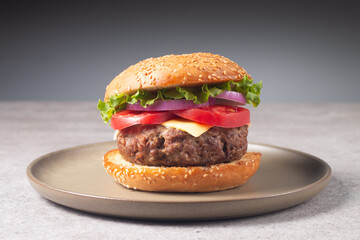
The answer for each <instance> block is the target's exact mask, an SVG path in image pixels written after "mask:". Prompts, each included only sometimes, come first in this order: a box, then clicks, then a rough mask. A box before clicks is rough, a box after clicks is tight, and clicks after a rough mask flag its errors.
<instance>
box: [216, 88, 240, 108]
mask: <svg viewBox="0 0 360 240" xmlns="http://www.w3.org/2000/svg"><path fill="white" fill-rule="evenodd" d="M215 98H219V99H225V100H229V101H232V102H235V103H237V104H240V105H245V104H246V98H245V97H244V95H242V94H241V93H238V92H234V91H227V90H224V92H223V93H221V94H219V95H217V96H216V97H215Z"/></svg>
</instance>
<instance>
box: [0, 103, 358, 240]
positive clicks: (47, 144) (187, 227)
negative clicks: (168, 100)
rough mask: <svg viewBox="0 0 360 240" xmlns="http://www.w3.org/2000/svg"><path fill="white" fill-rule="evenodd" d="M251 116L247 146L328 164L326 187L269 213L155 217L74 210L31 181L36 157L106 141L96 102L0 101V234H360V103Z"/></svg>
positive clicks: (275, 108) (108, 133) (278, 108)
mask: <svg viewBox="0 0 360 240" xmlns="http://www.w3.org/2000/svg"><path fill="white" fill-rule="evenodd" d="M251 113H252V114H251V119H252V125H251V127H250V129H249V137H248V139H249V141H250V142H257V143H266V144H272V145H277V146H282V147H287V148H292V149H296V150H300V151H303V152H307V153H309V154H312V155H315V156H317V157H319V158H321V159H323V160H325V161H326V162H327V163H328V164H329V165H330V166H331V167H332V170H333V174H332V178H331V181H330V183H329V185H328V186H327V188H326V189H325V190H323V191H322V192H321V193H320V194H319V195H317V196H316V197H314V198H313V199H311V200H308V201H307V202H305V203H303V204H301V205H299V206H296V207H293V208H290V209H287V210H283V211H280V212H276V213H272V214H267V215H262V216H256V217H249V218H240V219H233V220H222V221H205V222H157V221H138V220H126V219H120V218H110V217H103V216H97V215H91V214H87V213H83V212H79V211H76V210H72V209H69V208H66V207H62V206H60V205H58V204H55V203H52V202H51V201H48V200H46V199H45V198H43V197H41V196H40V195H39V194H38V193H37V192H36V191H35V190H34V189H33V188H32V187H31V186H30V184H29V182H28V180H27V177H26V168H27V166H28V164H29V163H30V162H31V161H32V160H34V159H35V158H37V157H39V156H41V155H44V154H46V153H49V152H52V151H55V150H59V149H62V148H67V147H71V146H75V145H82V144H87V143H94V142H102V141H108V140H111V139H112V137H113V130H111V129H110V128H109V127H108V126H106V125H105V124H103V122H102V121H101V119H100V116H99V112H98V110H96V102H0V126H1V127H0V136H1V137H0V159H1V163H2V167H1V168H0V187H1V191H0V197H1V215H0V220H1V221H0V223H1V225H0V226H1V227H0V239H110V238H116V239H167V240H168V239H182V240H186V239H339V238H341V239H360V206H359V203H360V173H359V172H360V104H261V105H260V106H259V107H258V108H256V109H251Z"/></svg>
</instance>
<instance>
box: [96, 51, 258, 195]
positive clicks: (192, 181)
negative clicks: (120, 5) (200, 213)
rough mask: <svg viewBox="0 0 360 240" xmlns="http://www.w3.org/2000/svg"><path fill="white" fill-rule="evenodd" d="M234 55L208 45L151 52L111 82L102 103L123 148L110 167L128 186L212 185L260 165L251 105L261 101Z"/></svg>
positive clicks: (239, 180) (228, 182)
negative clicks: (251, 132) (250, 148)
mask: <svg viewBox="0 0 360 240" xmlns="http://www.w3.org/2000/svg"><path fill="white" fill-rule="evenodd" d="M261 89H262V82H259V83H253V80H252V78H251V76H250V75H249V74H247V72H246V71H245V70H244V69H243V68H242V67H240V66H239V65H238V64H236V63H235V62H233V61H231V60H229V59H228V58H225V57H223V56H219V55H215V54H211V53H192V54H183V55H167V56H163V57H158V58H148V59H146V60H143V61H141V62H139V63H137V64H135V65H132V66H130V67H129V68H127V69H126V70H124V71H123V72H121V73H120V74H119V75H118V76H116V77H115V78H114V79H113V80H112V81H111V82H110V84H109V85H108V86H107V87H106V92H105V97H104V100H103V101H102V100H99V103H98V109H99V110H100V111H101V116H102V119H103V120H104V122H105V123H110V126H111V127H112V128H113V129H115V130H116V131H115V135H114V140H116V141H117V145H118V148H117V149H113V150H110V151H109V152H107V153H106V154H105V155H104V158H103V164H104V167H105V170H106V171H107V172H108V173H109V174H110V175H111V176H112V177H113V178H114V179H115V180H116V181H117V182H119V183H120V184H121V185H123V186H124V187H127V188H131V189H135V190H143V191H158V192H211V191H219V190H225V189H230V188H235V187H238V186H240V185H242V184H244V183H245V182H246V181H248V180H249V178H250V177H252V176H253V175H254V174H255V172H256V171H257V169H258V167H259V164H260V159H261V153H256V152H247V145H248V143H247V135H248V127H249V125H250V113H249V110H248V109H247V108H244V107H241V106H242V105H245V104H247V103H248V104H252V105H253V106H254V107H256V106H257V105H258V104H259V103H260V98H259V95H260V91H261Z"/></svg>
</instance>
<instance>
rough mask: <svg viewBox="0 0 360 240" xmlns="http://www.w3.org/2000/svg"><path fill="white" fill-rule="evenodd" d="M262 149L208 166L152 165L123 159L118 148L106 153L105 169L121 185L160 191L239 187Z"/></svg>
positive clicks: (255, 162) (202, 190)
mask: <svg viewBox="0 0 360 240" xmlns="http://www.w3.org/2000/svg"><path fill="white" fill-rule="evenodd" d="M260 159H261V153H253V152H252V153H246V154H245V155H244V156H243V157H242V158H241V159H240V160H237V161H234V162H231V163H222V164H217V165H212V166H208V167H200V166H198V167H153V166H144V165H136V164H132V163H130V162H128V161H126V160H124V159H123V158H122V157H121V155H120V153H119V150H118V149H114V150H111V151H109V152H108V153H106V154H105V156H104V162H103V163H104V167H105V169H106V171H107V172H108V173H109V174H110V175H111V176H112V177H113V178H115V180H116V181H117V182H119V183H120V184H121V185H123V186H125V187H127V188H132V189H139V190H144V191H153V192H155V191H157V192H212V191H219V190H225V189H230V188H234V187H238V186H240V185H242V184H244V183H245V182H246V181H247V180H249V178H250V177H252V176H253V175H254V174H255V172H256V171H257V169H258V167H259V164H260Z"/></svg>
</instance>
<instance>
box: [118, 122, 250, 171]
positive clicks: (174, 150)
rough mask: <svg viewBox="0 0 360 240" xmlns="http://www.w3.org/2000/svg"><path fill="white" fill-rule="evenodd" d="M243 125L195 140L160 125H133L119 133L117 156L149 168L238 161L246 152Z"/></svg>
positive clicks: (206, 133)
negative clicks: (118, 152)
mask: <svg viewBox="0 0 360 240" xmlns="http://www.w3.org/2000/svg"><path fill="white" fill-rule="evenodd" d="M247 134H248V129H247V126H242V127H237V128H221V127H212V128H211V129H209V130H208V131H207V132H205V133H203V134H202V135H201V136H199V137H193V136H192V135H190V134H188V133H187V132H184V131H181V130H178V129H175V128H166V127H164V126H162V125H136V126H133V127H129V128H126V129H123V130H121V131H120V133H119V135H118V137H117V141H118V147H119V151H120V154H121V155H122V156H123V158H124V159H125V160H127V161H129V162H132V163H136V164H139V165H149V166H181V167H185V166H207V165H213V164H217V163H227V162H231V161H234V160H238V159H240V158H241V157H242V155H244V154H245V153H246V151H247Z"/></svg>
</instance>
